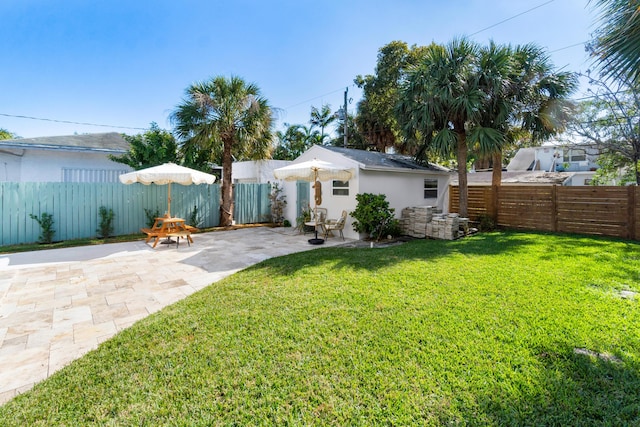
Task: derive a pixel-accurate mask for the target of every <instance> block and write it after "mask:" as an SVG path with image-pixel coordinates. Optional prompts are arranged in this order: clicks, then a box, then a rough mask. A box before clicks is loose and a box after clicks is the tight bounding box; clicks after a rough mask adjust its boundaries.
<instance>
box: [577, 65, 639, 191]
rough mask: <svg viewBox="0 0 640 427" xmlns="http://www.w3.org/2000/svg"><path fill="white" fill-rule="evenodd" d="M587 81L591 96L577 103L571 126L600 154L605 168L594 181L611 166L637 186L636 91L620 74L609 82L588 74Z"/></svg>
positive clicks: (601, 178) (607, 173)
mask: <svg viewBox="0 0 640 427" xmlns="http://www.w3.org/2000/svg"><path fill="white" fill-rule="evenodd" d="M589 83H590V85H591V88H590V89H589V91H590V92H591V94H592V95H593V97H592V98H591V99H589V100H586V101H584V102H582V103H580V105H579V109H578V114H577V115H576V120H575V121H574V122H573V123H572V127H571V129H572V131H573V132H574V133H576V134H578V135H580V136H581V137H582V138H584V139H585V140H586V141H587V142H588V144H589V145H591V146H592V147H595V148H596V149H597V150H598V152H599V153H600V156H601V157H602V163H603V166H606V168H604V170H603V171H602V172H600V174H599V178H598V180H597V181H596V182H601V181H603V180H604V178H605V176H607V175H611V173H612V170H611V169H615V170H618V171H620V170H625V169H626V170H629V171H632V176H633V179H632V180H631V181H632V182H635V183H636V184H637V185H640V91H638V89H636V86H633V83H632V82H631V81H630V80H629V79H627V78H626V77H624V76H619V77H618V78H616V79H613V80H610V82H607V81H604V80H598V79H596V78H592V77H589ZM623 173H624V172H623Z"/></svg>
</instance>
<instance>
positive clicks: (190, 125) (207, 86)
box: [171, 76, 274, 226]
mask: <svg viewBox="0 0 640 427" xmlns="http://www.w3.org/2000/svg"><path fill="white" fill-rule="evenodd" d="M171 121H172V123H173V124H174V125H175V133H176V135H177V136H178V138H180V139H181V140H182V141H183V143H184V146H185V147H186V148H189V147H190V146H196V147H198V148H200V149H208V150H210V152H211V160H212V161H214V160H216V159H217V158H219V157H222V171H223V172H222V205H221V206H220V225H221V226H228V225H231V224H232V220H233V193H232V186H231V184H232V183H231V165H232V162H233V159H234V157H235V158H236V159H238V160H240V159H253V160H257V159H265V158H268V157H269V156H270V154H271V150H272V148H273V147H272V127H273V122H274V118H273V110H272V108H271V107H270V106H269V104H268V103H267V100H266V99H265V98H263V97H262V96H261V95H260V90H259V88H258V87H257V86H256V85H254V84H248V83H245V81H244V80H242V79H241V78H239V77H235V76H232V77H231V78H230V79H226V78H224V77H221V76H219V77H215V78H213V79H211V80H208V81H204V82H198V83H194V84H193V85H191V86H190V87H189V88H187V90H186V96H185V98H184V99H183V101H182V103H181V104H180V105H178V107H177V108H176V110H175V111H174V112H173V113H172V114H171Z"/></svg>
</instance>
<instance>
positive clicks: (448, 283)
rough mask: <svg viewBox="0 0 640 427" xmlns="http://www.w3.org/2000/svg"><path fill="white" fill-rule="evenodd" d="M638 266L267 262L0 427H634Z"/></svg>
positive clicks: (499, 237)
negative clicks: (455, 426) (94, 426)
mask: <svg viewBox="0 0 640 427" xmlns="http://www.w3.org/2000/svg"><path fill="white" fill-rule="evenodd" d="M310 254H313V256H310ZM639 266H640V245H638V244H637V243H630V242H624V241H616V240H606V239H598V238H584V237H576V236H556V235H546V234H536V233H487V234H480V235H475V236H472V237H468V238H465V239H462V240H458V241H432V240H427V241H425V240H422V241H413V242H410V243H406V244H403V245H399V246H392V247H388V248H384V249H362V248H360V249H350V248H325V249H321V250H318V251H314V252H312V253H309V252H307V253H299V254H295V255H290V256H287V257H281V258H276V259H272V260H268V261H265V262H263V263H261V264H258V265H256V266H254V267H252V268H249V269H247V270H245V271H242V272H240V273H238V274H236V275H233V276H231V277H229V278H227V279H225V280H222V281H220V282H217V283H214V284H212V285H211V286H209V287H208V288H206V289H204V290H203V291H201V292H199V293H197V294H194V295H192V296H191V297H189V298H187V299H185V300H183V301H181V302H179V303H177V304H174V305H173V306H171V307H169V308H167V309H165V310H162V311H161V312H158V313H156V314H153V315H151V316H149V317H148V318H147V319H144V320H143V321H141V322H139V323H137V324H136V325H134V326H133V327H132V328H130V329H128V330H125V331H123V332H122V333H120V334H119V335H117V336H116V337H114V338H113V339H111V340H109V341H107V342H105V343H103V344H102V345H101V346H100V347H99V348H98V349H97V350H96V351H93V352H91V353H89V354H88V355H87V356H85V357H83V358H82V359H80V360H78V361H76V362H74V363H72V364H71V365H70V366H68V367H67V368H65V369H63V370H62V371H60V372H58V373H56V374H54V375H53V376H52V377H51V378H49V379H48V380H46V381H44V382H43V383H41V384H39V385H36V387H35V388H34V389H33V390H31V391H29V392H26V393H25V394H23V395H20V396H18V397H17V398H15V399H14V400H13V401H11V402H9V403H7V404H5V405H4V406H2V407H0V424H2V425H88V424H113V425H133V424H135V425H159V424H170V425H210V424H212V425H232V424H234V425H265V424H268V425H287V424H289V425H442V424H449V423H451V424H460V425H629V424H636V423H640V395H639V394H638V392H637V391H638V390H640V374H639V372H640V309H639V307H638V304H639V303H640V295H636V294H635V292H640V267H639Z"/></svg>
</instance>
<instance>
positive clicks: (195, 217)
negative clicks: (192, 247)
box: [189, 205, 200, 228]
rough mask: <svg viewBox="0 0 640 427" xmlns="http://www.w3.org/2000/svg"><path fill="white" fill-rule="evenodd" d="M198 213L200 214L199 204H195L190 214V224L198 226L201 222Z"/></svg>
mask: <svg viewBox="0 0 640 427" xmlns="http://www.w3.org/2000/svg"><path fill="white" fill-rule="evenodd" d="M198 214H199V211H198V206H196V205H193V210H192V211H191V214H190V215H189V225H191V226H193V227H196V228H197V227H198V225H199V224H200V219H199V218H198Z"/></svg>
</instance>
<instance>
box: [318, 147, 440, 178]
mask: <svg viewBox="0 0 640 427" xmlns="http://www.w3.org/2000/svg"><path fill="white" fill-rule="evenodd" d="M323 148H326V149H327V150H330V151H333V152H336V153H340V154H342V155H343V156H345V157H348V158H350V159H351V160H354V161H356V162H358V163H361V164H363V165H364V168H365V169H367V168H387V169H412V170H424V171H438V172H450V170H449V169H447V168H445V167H443V166H439V165H436V164H433V163H429V164H428V165H421V164H419V163H416V161H415V160H413V158H412V157H410V156H404V155H400V154H388V153H379V152H377V151H365V150H355V149H353V148H342V147H333V146H324V147H323Z"/></svg>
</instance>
